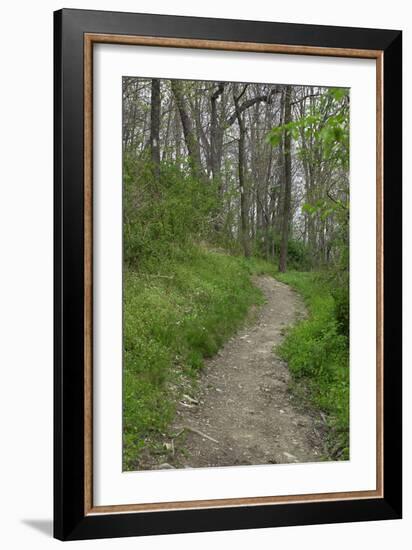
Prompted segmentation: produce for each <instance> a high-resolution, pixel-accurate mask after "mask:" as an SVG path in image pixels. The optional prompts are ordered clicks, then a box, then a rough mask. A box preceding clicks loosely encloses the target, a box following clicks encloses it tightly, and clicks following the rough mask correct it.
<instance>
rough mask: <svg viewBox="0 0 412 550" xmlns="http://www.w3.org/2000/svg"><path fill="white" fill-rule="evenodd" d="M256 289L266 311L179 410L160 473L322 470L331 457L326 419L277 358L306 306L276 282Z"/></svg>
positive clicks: (209, 364) (261, 280)
mask: <svg viewBox="0 0 412 550" xmlns="http://www.w3.org/2000/svg"><path fill="white" fill-rule="evenodd" d="M254 283H255V284H256V286H258V287H259V288H260V289H261V290H262V292H263V294H264V296H265V298H266V303H265V304H264V305H263V306H262V307H261V308H260V309H259V310H257V311H255V312H254V315H252V316H251V317H253V319H249V322H248V323H247V324H246V326H245V328H244V329H242V330H240V331H239V332H238V333H237V334H236V335H235V336H234V337H233V338H231V340H229V341H228V342H227V343H226V345H225V346H224V347H223V348H222V349H221V350H220V351H219V353H218V354H217V355H216V356H215V357H214V358H213V359H210V360H208V361H206V364H205V367H204V369H203V370H202V373H201V376H200V380H199V385H198V387H199V390H198V393H197V395H185V396H184V398H183V399H182V401H181V402H180V404H179V406H178V409H177V414H176V418H175V421H174V423H173V425H172V426H171V429H170V433H171V434H174V436H173V435H172V436H171V439H170V443H169V444H167V447H168V450H169V453H168V456H167V463H164V464H161V465H158V466H157V467H158V468H167V467H175V468H182V467H189V468H197V467H210V466H233V465H238V464H268V463H272V464H279V463H288V462H315V461H319V460H320V459H321V456H322V455H324V453H325V447H324V443H323V438H324V430H323V422H322V419H321V418H320V417H319V414H317V413H316V412H315V411H313V410H310V409H308V408H305V407H304V406H302V405H301V404H299V403H298V402H297V399H296V398H294V397H293V395H292V394H291V392H290V390H289V381H290V374H289V370H288V367H287V365H286V364H285V363H284V362H283V361H282V360H281V359H279V358H278V357H277V356H276V354H275V351H274V349H275V347H276V345H277V344H279V343H280V342H281V341H282V339H283V337H284V336H283V332H284V329H285V327H286V326H287V325H290V324H293V323H295V322H296V321H297V320H298V319H299V318H301V317H302V316H304V315H305V307H304V305H303V302H302V300H301V298H300V297H299V295H298V294H297V293H296V292H294V291H293V290H292V289H291V288H290V287H288V286H287V285H285V284H283V283H280V282H278V281H276V280H275V279H273V278H272V277H269V276H261V277H256V278H255V279H254ZM234 299H235V298H234Z"/></svg>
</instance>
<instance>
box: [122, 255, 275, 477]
mask: <svg viewBox="0 0 412 550" xmlns="http://www.w3.org/2000/svg"><path fill="white" fill-rule="evenodd" d="M183 257H184V259H183V260H180V261H176V260H170V259H169V260H164V261H163V262H160V263H158V264H157V265H156V269H155V268H154V267H153V266H151V268H150V269H148V268H146V270H145V272H140V273H139V272H137V271H133V270H130V269H128V270H126V271H125V275H124V380H123V388H124V394H123V397H124V399H123V407H124V410H123V433H124V436H123V447H124V452H123V468H124V469H125V470H131V469H136V468H138V467H139V461H140V459H141V457H142V456H143V455H144V453H147V452H151V451H153V450H155V448H156V441H157V439H158V436H159V434H161V433H165V431H167V428H168V425H169V423H170V422H171V420H172V419H173V416H174V412H175V403H176V402H177V400H178V397H179V395H180V394H181V393H182V392H183V390H184V388H187V387H188V384H189V385H190V384H191V383H195V379H196V374H197V372H198V371H199V369H200V368H201V367H202V364H203V359H204V358H205V357H211V356H212V355H214V354H215V353H216V352H217V351H218V349H219V348H220V347H221V346H222V344H223V343H224V342H225V341H226V340H227V339H228V338H229V337H230V336H231V335H232V334H233V333H234V332H235V331H236V329H237V328H238V327H239V326H240V325H241V323H242V321H243V320H244V319H245V317H246V315H247V313H248V311H249V308H250V306H251V305H252V304H259V303H262V301H263V297H262V294H261V292H260V291H259V290H258V289H257V288H255V287H254V286H253V285H252V283H251V280H250V275H251V274H254V273H256V274H260V273H270V272H272V273H273V272H274V268H273V266H271V265H269V264H267V263H266V262H263V261H259V260H256V259H250V260H245V259H242V258H237V257H233V256H227V255H224V254H220V253H217V252H211V251H208V250H207V249H200V248H197V249H191V250H190V251H188V252H187V254H186V255H184V256H183ZM191 381H192V382H191ZM186 391H187V390H186Z"/></svg>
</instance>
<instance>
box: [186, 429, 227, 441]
mask: <svg viewBox="0 0 412 550" xmlns="http://www.w3.org/2000/svg"><path fill="white" fill-rule="evenodd" d="M182 430H187V431H189V432H193V433H195V434H197V435H199V436H200V437H204V438H205V439H209V440H210V441H213V443H219V441H217V440H216V439H213V437H210V435H207V434H205V433H203V432H201V431H200V430H197V429H196V428H192V427H190V426H183V427H182Z"/></svg>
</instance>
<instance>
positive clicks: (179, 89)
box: [171, 80, 204, 179]
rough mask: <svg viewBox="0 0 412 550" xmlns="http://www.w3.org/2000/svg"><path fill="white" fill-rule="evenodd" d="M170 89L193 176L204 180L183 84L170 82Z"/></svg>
mask: <svg viewBox="0 0 412 550" xmlns="http://www.w3.org/2000/svg"><path fill="white" fill-rule="evenodd" d="M171 87H172V91H173V95H174V97H175V100H176V105H177V108H178V110H179V114H180V120H181V122H182V128H183V135H184V137H185V143H186V147H187V150H188V153H189V157H190V163H191V167H192V171H193V174H194V176H195V177H197V178H199V179H204V172H203V169H202V162H201V157H200V146H199V141H198V139H197V136H196V132H195V130H194V128H193V124H192V120H191V118H190V116H189V111H188V108H187V105H186V101H185V96H184V93H183V84H182V82H181V81H180V80H172V81H171Z"/></svg>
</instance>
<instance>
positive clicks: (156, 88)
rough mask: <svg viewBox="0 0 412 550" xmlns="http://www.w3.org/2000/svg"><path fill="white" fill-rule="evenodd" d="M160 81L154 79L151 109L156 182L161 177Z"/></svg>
mask: <svg viewBox="0 0 412 550" xmlns="http://www.w3.org/2000/svg"><path fill="white" fill-rule="evenodd" d="M159 142H160V80H159V79H158V78H153V79H152V94H151V109H150V152H151V158H152V165H153V173H154V176H155V178H156V180H158V179H159V177H160V143H159Z"/></svg>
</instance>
